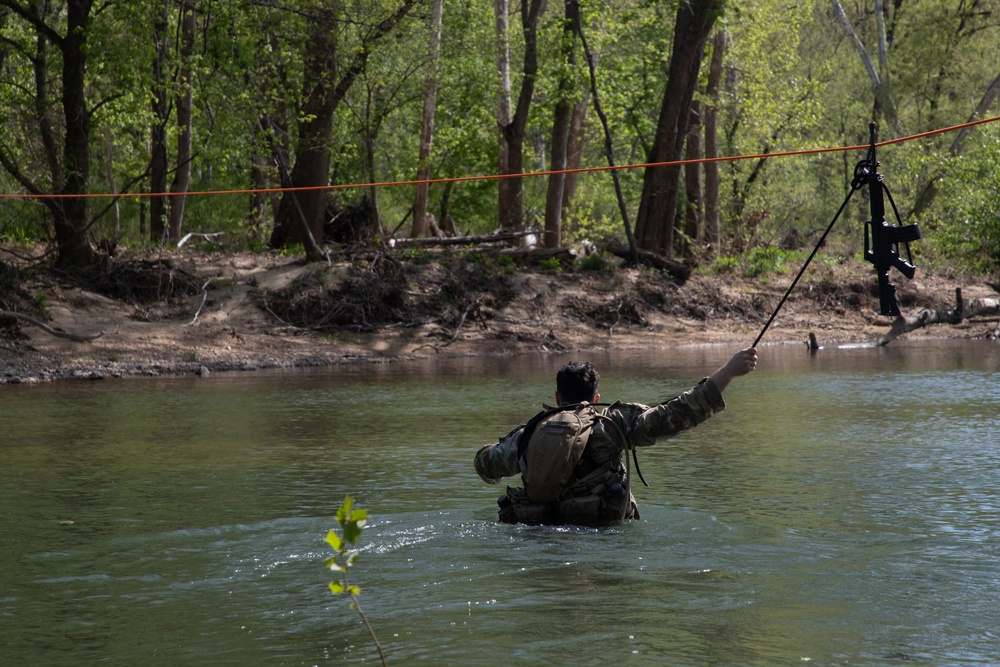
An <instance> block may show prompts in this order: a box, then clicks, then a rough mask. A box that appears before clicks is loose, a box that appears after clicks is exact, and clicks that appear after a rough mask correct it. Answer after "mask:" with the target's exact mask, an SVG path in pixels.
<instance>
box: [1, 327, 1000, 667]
mask: <svg viewBox="0 0 1000 667" xmlns="http://www.w3.org/2000/svg"><path fill="white" fill-rule="evenodd" d="M897 343H900V344H897ZM897 343H893V345H892V346H890V347H889V348H853V349H836V348H830V349H825V350H821V351H820V352H819V353H817V354H815V355H809V354H808V353H807V352H806V350H805V347H804V346H802V347H801V348H799V347H793V346H771V347H765V348H763V349H762V351H761V364H760V370H758V371H757V372H756V373H755V374H754V375H752V376H750V377H749V378H746V379H743V380H742V381H737V382H735V383H734V384H733V385H732V386H731V387H730V389H729V390H728V391H727V393H726V398H727V402H728V403H729V409H728V410H727V412H726V413H724V414H723V415H720V416H719V417H718V418H716V419H713V420H711V421H709V422H707V423H706V424H704V425H702V426H701V427H699V428H697V429H695V430H693V431H691V432H689V433H687V434H684V435H683V436H681V437H679V438H676V439H673V440H669V441H665V442H662V443H660V444H659V445H658V446H656V447H654V448H650V449H648V450H644V451H643V452H641V453H640V464H641V466H642V470H643V472H644V474H645V476H646V478H647V479H648V480H649V481H650V487H649V488H639V489H637V490H636V495H637V497H638V499H639V503H640V506H641V508H642V510H643V521H641V522H636V523H631V524H627V525H624V526H621V527H618V528H616V529H612V530H603V531H595V530H586V529H571V528H564V529H555V528H542V527H525V526H506V525H499V524H497V523H496V522H495V516H496V515H495V504H494V501H495V498H496V496H497V495H499V493H500V492H501V491H502V489H498V488H494V487H490V486H487V485H484V484H481V483H480V482H479V480H478V478H476V476H475V474H474V472H473V471H472V466H471V458H472V453H473V452H474V451H475V448H476V447H477V446H478V445H480V444H482V443H484V442H486V441H487V440H489V439H491V438H493V437H496V436H497V435H500V434H502V433H503V432H505V431H506V430H508V429H509V428H511V427H512V426H513V425H515V424H517V423H518V422H519V421H522V420H524V419H526V418H527V417H528V416H530V415H531V414H532V412H533V410H534V409H535V408H536V407H537V406H538V405H539V404H540V403H541V402H542V401H548V400H551V394H552V391H553V387H552V381H553V376H554V374H555V371H556V369H557V368H558V367H560V366H561V365H562V364H563V363H565V362H566V361H567V360H568V358H567V357H566V356H564V355H554V356H546V357H511V358H504V359H500V360H497V359H462V360H446V361H438V360H430V361H426V362H419V363H413V364H395V365H383V366H380V365H373V366H363V367H341V368H328V369H314V370H312V371H308V372H268V373H260V374H233V375H224V374H223V375H214V376H212V377H211V378H208V379H192V378H175V379H169V380H164V379H159V380H136V381H122V382H114V383H99V384H91V383H86V384H83V383H81V384H76V383H61V384H54V385H42V386H32V387H26V386H19V387H3V388H0V404H2V405H3V407H4V414H5V415H6V416H7V418H6V419H4V420H2V421H0V455H2V457H3V465H2V466H0V507H2V508H3V509H2V511H0V534H2V535H3V538H2V539H3V540H4V543H3V545H2V546H3V548H2V549H0V633H2V634H3V636H4V641H3V642H0V662H10V663H11V664H87V663H96V662H108V663H111V664H133V663H137V662H142V663H143V664H170V665H173V664H186V665H197V664H205V665H220V664H221V665H225V664H233V665H246V664H263V663H268V664H270V663H277V664H360V663H362V662H366V663H371V662H373V661H375V660H377V656H376V655H375V653H374V650H373V649H372V647H371V645H370V642H369V641H368V639H367V634H366V632H365V631H364V629H363V628H361V627H360V625H359V623H358V620H357V617H356V616H354V615H353V612H351V611H350V610H349V609H347V608H346V603H345V602H344V601H343V600H337V599H335V598H333V597H332V596H330V595H329V593H328V591H327V590H326V588H325V585H326V582H327V581H328V579H329V575H328V573H325V572H324V571H323V570H322V569H321V568H320V567H319V563H321V561H322V559H323V558H324V557H325V556H326V555H327V547H326V545H325V544H323V543H322V537H323V536H324V535H325V533H326V530H327V529H328V528H329V527H331V526H332V523H333V522H332V513H333V511H334V509H335V508H336V506H337V504H339V502H340V500H341V499H342V498H343V496H344V495H345V494H347V493H351V494H354V495H356V496H357V499H358V502H359V503H361V504H362V505H363V506H365V507H367V508H369V509H370V510H371V511H372V513H373V521H372V524H371V526H370V527H369V529H368V530H367V531H366V533H365V535H364V537H363V546H362V556H361V559H360V560H359V565H358V568H357V571H356V572H357V573H356V575H355V576H356V577H357V583H359V584H360V585H361V586H362V590H363V592H362V599H363V601H364V605H365V609H366V610H367V611H368V613H369V615H370V616H371V617H372V618H373V622H374V623H375V626H376V630H377V631H378V633H379V635H380V638H381V639H382V640H383V642H384V644H385V647H386V650H387V653H388V655H389V658H390V664H410V663H412V662H416V661H425V662H428V663H430V664H435V665H437V664H441V665H477V664H478V665H500V664H504V665H509V664H513V665H519V664H524V665H528V664H538V663H544V662H550V663H552V664H574V665H578V664H579V665H591V664H592V665H604V664H607V663H608V662H627V663H631V664H656V665H663V664H670V665H705V664H727V665H728V664H741V665H775V664H790V663H799V662H801V661H802V659H806V658H807V659H809V660H810V661H811V662H813V663H816V664H844V663H854V664H866V665H873V664H874V665H878V664H898V662H899V661H900V660H902V659H904V657H905V658H909V659H911V660H917V661H922V662H925V663H931V664H954V663H957V662H963V661H968V662H980V663H988V662H990V661H991V660H992V659H993V657H995V656H996V655H997V654H1000V639H998V638H997V636H996V634H995V631H994V630H993V629H994V628H995V627H997V626H998V625H1000V612H998V611H997V609H996V605H995V602H994V601H995V599H996V598H997V597H998V595H1000V566H998V565H997V563H998V558H997V556H998V555H1000V554H998V550H1000V547H998V546H997V545H998V544H1000V540H998V538H1000V534H998V533H1000V528H998V526H1000V491H998V490H997V488H998V485H997V478H996V470H998V469H1000V466H998V463H1000V461H998V458H1000V451H998V446H997V441H996V436H995V434H996V433H997V429H998V427H1000V417H998V415H1000V384H998V383H997V382H996V378H997V370H998V366H1000V357H998V354H997V349H998V348H997V347H996V345H995V344H994V343H988V342H985V341H959V342H955V341H927V342H906V341H898V342H897ZM732 351H733V350H731V349H724V348H719V347H699V348H680V349H670V350H651V351H648V352H642V353H638V352H636V353H628V354H621V353H619V354H597V355H592V359H593V360H594V362H595V363H596V364H597V365H598V368H599V369H600V370H601V373H602V388H601V392H602V395H603V396H604V397H605V398H610V399H614V398H619V397H621V398H625V399H633V400H641V401H646V402H652V401H655V400H656V399H658V398H662V397H665V396H669V395H672V394H674V393H677V392H678V391H683V390H685V389H687V388H688V387H689V386H690V385H691V384H692V383H693V382H695V381H697V380H698V379H699V378H700V377H702V376H703V375H705V374H707V373H708V372H709V371H711V370H712V369H714V368H715V367H716V366H717V365H719V364H720V363H722V362H723V361H724V360H725V359H727V358H728V356H729V355H730V354H731V353H732Z"/></svg>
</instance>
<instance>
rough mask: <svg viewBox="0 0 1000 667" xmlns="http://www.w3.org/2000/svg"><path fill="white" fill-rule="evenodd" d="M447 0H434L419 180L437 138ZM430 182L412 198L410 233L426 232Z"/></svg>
mask: <svg viewBox="0 0 1000 667" xmlns="http://www.w3.org/2000/svg"><path fill="white" fill-rule="evenodd" d="M443 5H444V0H431V20H430V45H429V49H428V62H427V88H426V90H425V91H424V116H423V122H422V123H421V124H420V153H419V156H418V158H417V180H418V181H426V180H427V179H429V178H430V172H431V166H430V157H431V144H432V142H433V138H434V112H435V110H436V108H437V87H438V75H437V60H438V56H439V55H440V53H441V16H442V14H443ZM429 189H430V184H429V183H418V184H417V189H416V193H415V194H414V197H413V228H412V230H411V232H410V236H412V237H413V238H418V237H421V236H423V235H424V234H426V233H427V191H428V190H429Z"/></svg>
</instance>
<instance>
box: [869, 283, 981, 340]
mask: <svg viewBox="0 0 1000 667" xmlns="http://www.w3.org/2000/svg"><path fill="white" fill-rule="evenodd" d="M998 315H1000V299H993V298H982V299H973V300H972V301H969V302H968V303H966V302H965V301H964V300H963V299H962V288H961V287H958V288H956V289H955V306H954V307H953V308H938V309H931V308H924V309H923V310H920V311H917V312H916V313H914V314H913V315H910V316H909V317H903V316H902V315H900V316H899V317H897V318H896V319H895V321H893V323H892V325H891V326H890V327H889V331H888V332H886V334H885V335H883V336H882V337H881V338H879V339H878V344H879V345H881V346H885V345H888V344H889V343H891V342H892V341H894V340H896V339H897V338H899V337H900V336H902V335H903V334H905V333H909V332H911V331H916V330H917V329H922V328H923V327H926V326H930V325H932V324H959V323H961V322H963V321H964V320H970V319H972V318H974V317H996V316H998ZM998 332H1000V322H998V323H997V327H996V329H994V331H993V336H994V337H996V336H997V335H998Z"/></svg>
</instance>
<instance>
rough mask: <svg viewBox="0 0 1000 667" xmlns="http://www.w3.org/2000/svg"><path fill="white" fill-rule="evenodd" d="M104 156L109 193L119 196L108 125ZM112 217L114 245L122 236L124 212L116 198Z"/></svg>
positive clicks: (105, 132) (106, 126)
mask: <svg viewBox="0 0 1000 667" xmlns="http://www.w3.org/2000/svg"><path fill="white" fill-rule="evenodd" d="M104 154H105V157H107V171H106V172H105V173H106V174H107V177H108V192H110V193H111V194H113V195H117V194H118V186H117V185H115V151H114V141H113V140H112V138H111V128H110V127H109V126H108V125H105V126H104ZM112 216H113V217H114V221H115V234H114V238H113V239H112V241H113V242H114V243H117V242H118V239H119V238H121V235H122V211H121V206H119V205H118V198H117V197H115V201H114V204H113V206H112Z"/></svg>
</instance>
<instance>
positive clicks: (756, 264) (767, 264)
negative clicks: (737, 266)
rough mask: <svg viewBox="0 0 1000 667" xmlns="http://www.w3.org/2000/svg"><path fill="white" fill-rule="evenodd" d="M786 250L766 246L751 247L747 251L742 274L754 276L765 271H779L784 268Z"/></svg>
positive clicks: (765, 272) (786, 255) (786, 256)
mask: <svg viewBox="0 0 1000 667" xmlns="http://www.w3.org/2000/svg"><path fill="white" fill-rule="evenodd" d="M787 258H788V251H785V250H781V249H779V248H771V247H767V246H763V247H755V248H751V249H750V250H749V252H747V257H746V263H745V265H744V267H743V275H745V276H746V277H747V278H756V277H757V276H760V275H764V274H767V273H779V272H781V271H782V270H783V269H784V266H785V261H786V260H787Z"/></svg>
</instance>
